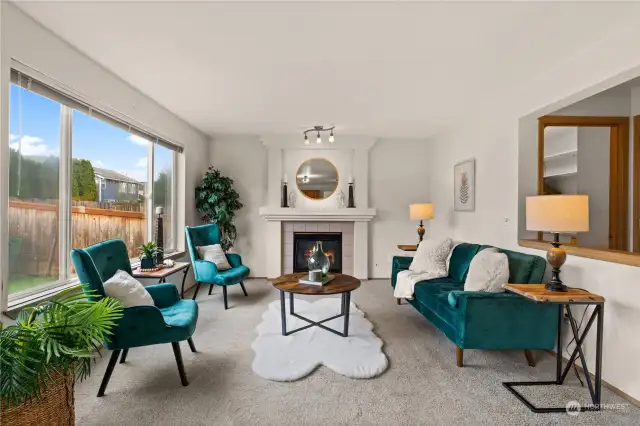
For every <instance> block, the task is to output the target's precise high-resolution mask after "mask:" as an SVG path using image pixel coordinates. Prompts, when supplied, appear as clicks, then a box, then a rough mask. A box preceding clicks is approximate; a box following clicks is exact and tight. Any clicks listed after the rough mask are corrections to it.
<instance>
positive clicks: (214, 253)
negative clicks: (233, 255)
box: [196, 244, 231, 271]
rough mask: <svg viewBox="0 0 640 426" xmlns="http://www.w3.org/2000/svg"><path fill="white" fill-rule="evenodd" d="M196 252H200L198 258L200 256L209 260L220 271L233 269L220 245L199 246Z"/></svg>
mask: <svg viewBox="0 0 640 426" xmlns="http://www.w3.org/2000/svg"><path fill="white" fill-rule="evenodd" d="M196 250H197V251H198V256H200V259H202V260H208V261H209V262H213V263H215V264H216V268H218V271H226V270H227V269H231V265H229V261H228V260H227V256H225V254H224V251H223V250H222V247H221V246H220V244H213V245H211V246H199V247H196Z"/></svg>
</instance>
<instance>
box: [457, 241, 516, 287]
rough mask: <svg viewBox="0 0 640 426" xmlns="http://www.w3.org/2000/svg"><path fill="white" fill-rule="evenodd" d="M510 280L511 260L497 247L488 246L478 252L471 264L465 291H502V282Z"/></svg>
mask: <svg viewBox="0 0 640 426" xmlns="http://www.w3.org/2000/svg"><path fill="white" fill-rule="evenodd" d="M508 282H509V260H508V259H507V255H506V254H504V253H500V252H499V251H498V249H497V248H495V247H490V248H486V249H484V250H482V251H480V253H478V254H476V255H475V256H474V257H473V259H472V260H471V264H470V265H469V273H468V274H467V280H466V281H465V283H464V289H465V291H485V292H487V293H501V292H503V291H504V289H503V288H502V284H506V283H508Z"/></svg>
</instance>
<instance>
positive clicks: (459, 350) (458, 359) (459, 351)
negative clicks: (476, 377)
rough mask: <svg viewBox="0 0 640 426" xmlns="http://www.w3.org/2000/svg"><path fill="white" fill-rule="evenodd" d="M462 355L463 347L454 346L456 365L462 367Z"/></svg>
mask: <svg viewBox="0 0 640 426" xmlns="http://www.w3.org/2000/svg"><path fill="white" fill-rule="evenodd" d="M463 355H464V352H463V349H462V348H461V347H459V346H456V365H457V366H458V367H462V358H463Z"/></svg>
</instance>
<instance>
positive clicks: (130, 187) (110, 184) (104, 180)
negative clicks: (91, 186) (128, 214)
mask: <svg viewBox="0 0 640 426" xmlns="http://www.w3.org/2000/svg"><path fill="white" fill-rule="evenodd" d="M93 172H94V174H95V177H96V187H97V188H98V201H137V200H141V199H142V197H143V196H144V182H138V181H137V180H135V179H132V178H130V177H129V176H126V175H123V174H122V173H118V172H114V171H113V170H107V169H101V168H99V167H94V168H93Z"/></svg>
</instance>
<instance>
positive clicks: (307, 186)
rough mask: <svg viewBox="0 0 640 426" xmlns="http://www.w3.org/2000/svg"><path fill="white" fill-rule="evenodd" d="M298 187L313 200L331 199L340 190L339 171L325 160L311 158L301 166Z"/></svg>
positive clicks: (297, 175)
mask: <svg viewBox="0 0 640 426" xmlns="http://www.w3.org/2000/svg"><path fill="white" fill-rule="evenodd" d="M296 185H297V187H298V190H299V191H300V193H301V194H302V195H304V196H305V197H307V198H309V199H311V200H324V199H326V198H329V197H330V196H331V195H333V193H334V192H335V191H336V189H337V188H338V169H337V168H336V166H334V165H333V163H332V162H331V161H329V160H326V159H324V158H311V159H309V160H307V161H305V162H304V163H302V164H301V165H300V167H299V168H298V172H297V173H296Z"/></svg>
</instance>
